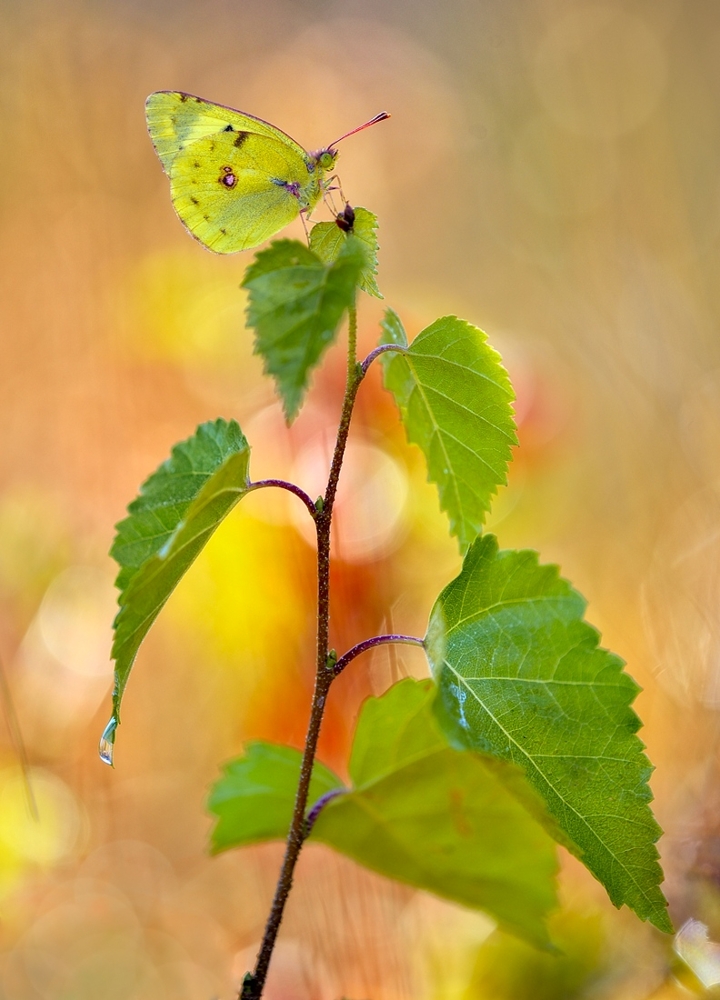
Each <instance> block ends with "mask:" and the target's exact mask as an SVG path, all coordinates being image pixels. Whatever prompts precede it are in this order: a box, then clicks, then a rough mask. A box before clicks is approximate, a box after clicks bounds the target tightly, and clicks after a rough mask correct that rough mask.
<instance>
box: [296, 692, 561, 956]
mask: <svg viewBox="0 0 720 1000" xmlns="http://www.w3.org/2000/svg"><path fill="white" fill-rule="evenodd" d="M435 696H436V688H435V685H434V684H433V683H432V682H431V681H423V682H418V681H415V680H412V679H410V678H408V679H406V680H404V681H401V682H400V683H399V684H396V685H395V686H394V687H392V688H391V689H390V690H389V691H387V692H386V693H385V694H384V695H383V696H382V698H369V699H368V700H367V701H366V702H365V704H364V706H363V709H362V712H361V715H360V719H359V721H358V725H357V730H356V734H355V740H354V743H353V751H352V757H351V762H350V773H351V777H352V779H353V788H352V790H351V791H349V792H348V793H347V794H343V795H340V796H338V797H336V798H333V799H331V800H330V801H329V802H328V803H327V805H325V807H324V809H323V810H322V812H321V813H320V815H319V817H318V819H317V821H316V823H315V825H314V827H313V830H312V835H311V836H312V839H314V840H320V841H322V842H324V843H326V844H328V845H330V846H331V847H334V848H335V849H336V850H338V851H341V852H342V853H343V854H347V855H348V856H349V857H351V858H354V859H355V860H356V861H358V862H360V863H361V864H364V865H366V866H367V867H368V868H371V869H373V870H374V871H377V872H380V873H381V874H383V875H386V876H388V877H389V878H393V879H396V880H398V881H401V882H405V883H408V884H409V885H413V886H416V887H418V888H421V889H427V890H429V891H430V892H434V893H436V894H437V895H439V896H443V897H445V898H447V899H451V900H454V901H456V902H459V903H462V904H464V905H466V906H470V907H474V908H477V909H481V910H484V911H485V912H486V913H489V914H490V915H491V916H492V917H494V918H495V919H496V920H498V921H499V922H500V923H501V924H502V926H504V927H505V928H506V929H508V930H510V931H512V932H513V933H515V934H519V935H520V936H521V937H524V938H526V939H528V940H530V941H533V942H534V943H535V944H540V945H546V944H547V943H548V938H547V933H546V930H545V924H544V921H545V917H546V915H547V914H548V912H549V911H550V910H551V909H553V907H554V906H555V905H556V896H555V873H556V869H557V860H556V856H555V847H554V844H553V841H552V839H551V838H550V836H549V835H548V834H547V833H546V831H545V830H544V829H543V827H542V826H541V825H540V824H539V823H538V822H536V820H535V819H533V818H532V816H531V815H530V814H529V812H528V811H527V810H526V808H525V807H524V803H523V802H522V801H521V800H519V799H518V798H517V797H516V795H515V794H514V793H513V791H509V790H508V783H509V784H510V785H511V786H516V785H517V783H518V781H521V782H522V781H523V779H522V776H521V775H519V774H518V773H516V769H515V768H513V767H512V766H511V765H506V764H501V763H499V762H493V761H489V760H488V759H487V758H484V757H482V756H480V755H479V754H475V753H467V752H464V753H463V752H457V751H456V750H453V749H451V748H450V747H449V746H448V744H447V741H446V740H445V738H444V737H443V735H442V733H441V731H440V729H439V727H438V726H437V724H436V722H435V719H434V715H433V710H432V702H433V700H434V698H435ZM527 794H528V796H534V793H533V792H532V791H531V790H530V789H528V790H527Z"/></svg>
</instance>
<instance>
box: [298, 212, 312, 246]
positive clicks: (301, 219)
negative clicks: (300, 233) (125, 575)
mask: <svg viewBox="0 0 720 1000" xmlns="http://www.w3.org/2000/svg"><path fill="white" fill-rule="evenodd" d="M306 214H307V209H306V208H301V209H300V221H301V222H302V224H303V229H304V230H305V239H306V240H307V245H308V246H310V233H309V231H308V227H307V222H306V220H305V216H306Z"/></svg>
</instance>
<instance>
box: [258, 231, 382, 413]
mask: <svg viewBox="0 0 720 1000" xmlns="http://www.w3.org/2000/svg"><path fill="white" fill-rule="evenodd" d="M365 263H366V256H365V251H364V250H363V247H362V245H361V244H360V243H359V242H358V241H357V240H354V239H351V240H347V241H346V244H345V246H344V247H343V248H342V250H341V252H340V254H339V255H338V257H337V259H336V260H335V261H333V263H331V264H324V263H323V262H322V261H321V260H320V258H319V257H318V256H317V255H316V254H314V253H313V252H312V251H311V250H309V249H308V248H307V247H306V246H304V245H303V244H302V243H298V242H297V241H294V240H278V241H276V242H274V243H271V244H270V246H269V247H268V249H267V250H262V251H261V252H260V253H258V254H257V255H256V257H255V262H254V263H253V264H252V265H251V266H250V267H249V268H248V270H247V273H246V275H245V278H244V280H243V287H245V288H247V289H248V292H249V302H248V311H247V315H248V324H249V325H250V326H251V327H252V328H253V329H254V330H255V353H256V354H259V355H261V357H262V358H263V361H264V365H265V372H266V373H268V374H270V375H272V376H273V378H274V379H275V383H276V386H277V390H278V392H279V394H280V396H281V398H282V401H283V409H284V411H285V416H286V418H287V420H288V421H291V420H293V419H294V418H295V417H296V416H297V413H298V410H299V409H300V406H301V404H302V401H303V398H304V396H305V392H306V391H307V387H308V383H309V380H310V372H311V371H312V369H313V368H314V367H315V366H316V365H317V364H318V362H319V360H320V358H321V357H322V355H323V353H324V351H325V350H326V349H327V348H328V347H329V345H330V344H331V343H332V341H333V340H334V339H335V335H336V334H337V331H338V329H339V327H340V322H341V320H342V318H343V315H344V314H345V312H346V311H347V309H348V308H349V307H350V306H351V305H352V304H353V302H354V300H355V291H356V288H357V284H358V280H359V277H360V274H361V273H362V270H363V268H364V267H365Z"/></svg>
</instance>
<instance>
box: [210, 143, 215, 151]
mask: <svg viewBox="0 0 720 1000" xmlns="http://www.w3.org/2000/svg"><path fill="white" fill-rule="evenodd" d="M210 152H211V153H214V152H215V143H214V142H211V143H210Z"/></svg>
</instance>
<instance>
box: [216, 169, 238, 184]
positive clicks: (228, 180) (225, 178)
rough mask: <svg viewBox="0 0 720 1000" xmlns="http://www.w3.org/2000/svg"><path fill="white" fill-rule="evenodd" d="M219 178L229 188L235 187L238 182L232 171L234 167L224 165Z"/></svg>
mask: <svg viewBox="0 0 720 1000" xmlns="http://www.w3.org/2000/svg"><path fill="white" fill-rule="evenodd" d="M218 180H219V182H220V183H221V184H222V185H224V187H227V188H234V187H235V185H236V184H237V177H236V176H235V174H234V173H233V172H232V167H223V168H222V173H221V174H220V176H219V177H218Z"/></svg>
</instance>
